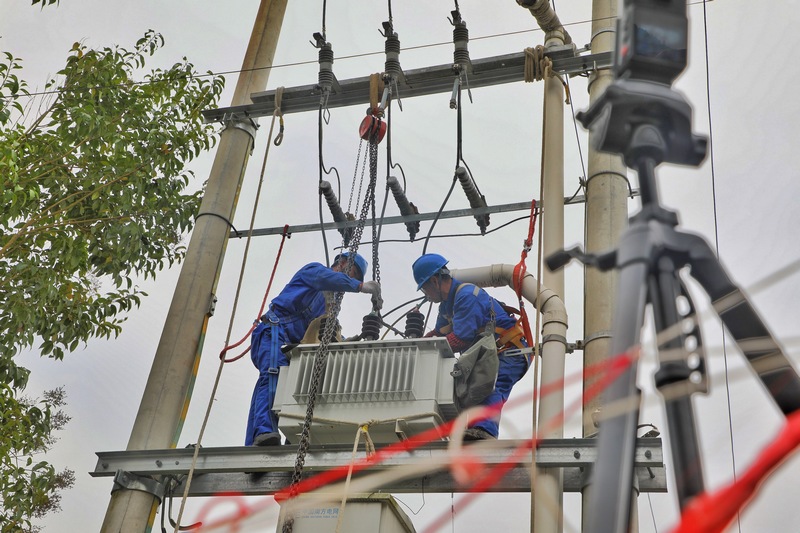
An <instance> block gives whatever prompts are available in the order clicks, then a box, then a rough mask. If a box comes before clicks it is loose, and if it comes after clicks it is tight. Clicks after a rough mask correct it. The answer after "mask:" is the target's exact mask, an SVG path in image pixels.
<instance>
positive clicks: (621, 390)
mask: <svg viewBox="0 0 800 533" xmlns="http://www.w3.org/2000/svg"><path fill="white" fill-rule="evenodd" d="M618 283H619V285H618V290H617V294H618V298H617V302H618V303H617V307H616V310H615V314H614V338H613V339H612V341H611V357H615V356H618V355H620V354H623V353H626V352H628V351H629V350H630V349H631V348H633V347H635V346H637V345H638V344H639V336H640V334H641V327H642V323H643V320H644V307H645V304H646V302H647V264H646V263H644V262H636V263H631V264H628V265H626V266H624V267H623V268H622V269H621V270H620V274H619V281H618ZM636 371H637V363H636V362H635V361H634V362H633V364H631V365H630V366H628V367H627V368H626V369H625V371H624V372H623V373H622V374H621V375H620V376H619V377H617V379H615V380H614V381H613V382H612V384H611V385H610V386H609V387H608V389H607V390H606V392H605V394H604V396H603V398H604V399H603V409H604V411H605V414H606V415H607V417H606V416H604V417H603V418H602V421H601V422H600V431H599V436H598V444H597V447H598V449H597V461H596V462H595V466H594V472H593V475H592V482H591V483H592V484H591V487H590V494H589V512H588V516H590V517H591V523H590V524H588V531H589V532H590V533H626V532H627V531H628V523H629V522H630V515H631V498H632V487H633V476H634V457H635V450H636V427H637V425H638V422H639V394H640V393H639V390H638V389H637V387H636Z"/></svg>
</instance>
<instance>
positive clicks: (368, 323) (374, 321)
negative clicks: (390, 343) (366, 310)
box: [361, 313, 381, 341]
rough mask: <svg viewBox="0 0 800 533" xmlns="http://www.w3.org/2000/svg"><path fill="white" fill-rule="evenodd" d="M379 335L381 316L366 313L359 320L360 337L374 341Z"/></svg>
mask: <svg viewBox="0 0 800 533" xmlns="http://www.w3.org/2000/svg"><path fill="white" fill-rule="evenodd" d="M380 335H381V317H379V316H378V315H376V314H375V313H370V314H368V315H366V316H365V317H364V318H363V320H362V321H361V338H362V339H364V340H367V341H376V340H378V337H380Z"/></svg>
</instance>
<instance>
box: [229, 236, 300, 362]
mask: <svg viewBox="0 0 800 533" xmlns="http://www.w3.org/2000/svg"><path fill="white" fill-rule="evenodd" d="M287 237H289V224H286V225H285V226H283V234H282V236H281V245H280V247H279V248H278V255H277V256H276V257H275V264H274V265H273V266H272V274H271V275H270V277H269V283H268V284H267V290H266V291H265V292H264V299H263V300H262V301H261V309H259V311H258V317H256V319H255V320H254V321H253V325H252V326H251V327H250V331H248V332H247V333H246V334H245V336H244V337H242V338H241V339H239V341H238V342H236V343H235V344H231V345H229V346H226V347H225V348H223V349H222V351H221V352H219V358H220V359H222V362H223V363H232V362H234V361H238V360H239V359H241V358H242V357H244V356H245V355H246V354H247V353H248V352H249V351H250V346H248V347H247V349H246V350H245V351H243V352H242V353H240V354H239V355H237V356H235V357H232V358H230V359H225V353H227V352H228V350H233V349H234V348H236V347H237V346H239V345H240V344H242V343H243V342H244V341H246V340H247V339H249V338H250V335H251V334H252V333H253V330H254V329H256V326H257V325H258V321H259V320H260V319H261V316H262V315H263V314H264V308H265V307H266V306H267V297H268V296H269V290H270V288H271V287H272V280H274V279H275V271H276V270H277V269H278V262H279V261H280V259H281V253H282V252H283V243H284V242H286V238H287Z"/></svg>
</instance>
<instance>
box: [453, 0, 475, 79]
mask: <svg viewBox="0 0 800 533" xmlns="http://www.w3.org/2000/svg"><path fill="white" fill-rule="evenodd" d="M452 15H453V45H454V46H455V49H454V50H453V63H455V64H456V65H459V66H460V67H461V68H463V69H468V68H469V66H470V65H471V64H472V63H471V61H470V59H469V48H468V47H467V45H468V43H469V30H468V29H467V23H466V22H464V21H463V20H461V13H459V12H458V11H453V12H452Z"/></svg>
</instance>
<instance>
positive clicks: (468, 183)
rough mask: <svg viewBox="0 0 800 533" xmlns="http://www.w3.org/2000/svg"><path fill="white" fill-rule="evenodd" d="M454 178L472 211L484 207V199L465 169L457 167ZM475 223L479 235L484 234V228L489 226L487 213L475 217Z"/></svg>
mask: <svg viewBox="0 0 800 533" xmlns="http://www.w3.org/2000/svg"><path fill="white" fill-rule="evenodd" d="M456 177H457V178H458V181H460V182H461V188H462V189H464V194H466V195H467V199H468V200H469V205H470V207H472V208H473V209H475V208H478V207H486V198H485V197H484V196H483V195H482V194H481V193H479V192H478V188H477V187H476V186H475V182H474V181H473V180H472V176H470V175H469V172H467V169H466V168H464V167H458V168H457V169H456ZM475 221H476V222H477V223H478V227H480V228H481V234H483V233H486V227H487V226H488V225H489V213H486V214H484V215H475Z"/></svg>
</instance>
